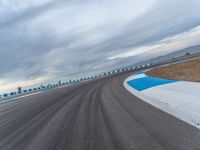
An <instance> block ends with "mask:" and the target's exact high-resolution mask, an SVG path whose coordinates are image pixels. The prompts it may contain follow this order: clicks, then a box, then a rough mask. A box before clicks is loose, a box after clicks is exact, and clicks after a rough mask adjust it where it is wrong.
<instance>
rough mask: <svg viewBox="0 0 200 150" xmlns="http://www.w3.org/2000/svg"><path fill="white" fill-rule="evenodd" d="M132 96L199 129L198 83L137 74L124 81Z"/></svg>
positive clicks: (199, 94)
mask: <svg viewBox="0 0 200 150" xmlns="http://www.w3.org/2000/svg"><path fill="white" fill-rule="evenodd" d="M124 87H125V88H126V89H127V90H128V91H129V92H131V93H132V94H133V95H135V96H137V97H139V98H140V99H142V100H143V101H145V102H147V103H149V104H151V105H152V106H154V107H157V108H159V109H161V110H163V111H164V112H166V113H168V114H170V115H172V116H174V117H176V118H179V119H181V120H182V121H185V122H187V123H189V124H191V125H193V126H195V127H197V128H199V129H200V92H199V91H200V83H195V82H185V81H177V80H166V79H161V78H154V77H149V76H146V75H145V72H139V73H137V74H134V75H132V76H130V77H128V78H127V79H126V80H125V81H124Z"/></svg>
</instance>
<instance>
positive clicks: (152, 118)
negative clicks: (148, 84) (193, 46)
mask: <svg viewBox="0 0 200 150" xmlns="http://www.w3.org/2000/svg"><path fill="white" fill-rule="evenodd" d="M129 75H130V73H125V74H121V75H116V76H113V77H109V78H105V79H100V80H98V81H93V82H89V83H84V84H81V85H77V86H72V87H65V88H61V89H56V90H54V91H49V92H44V93H41V94H38V95H34V96H30V97H27V98H24V99H20V100H17V101H13V102H9V103H4V104H0V150H199V149H200V130H199V129H197V128H195V127H192V126H190V125H188V124H186V123H184V122H183V121H180V120H178V119H176V118H174V117H172V116H170V115H168V114H166V113H164V112H162V111H160V110H159V109H157V108H154V107H152V106H151V105H149V104H147V103H145V102H143V101H142V100H140V99H138V98H137V97H135V96H133V95H131V94H130V93H129V92H128V91H126V89H125V88H124V87H123V81H124V79H125V78H126V77H128V76H129Z"/></svg>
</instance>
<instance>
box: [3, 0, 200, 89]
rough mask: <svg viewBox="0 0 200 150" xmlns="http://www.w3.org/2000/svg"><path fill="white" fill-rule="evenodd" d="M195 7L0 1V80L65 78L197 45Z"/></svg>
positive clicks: (180, 1) (182, 1)
mask: <svg viewBox="0 0 200 150" xmlns="http://www.w3.org/2000/svg"><path fill="white" fill-rule="evenodd" d="M177 6H178V7H177ZM199 7H200V1H199V0H191V1H188V0H174V1H167V0H141V1H132V0H126V1H123V0H116V1H111V0H102V1H97V0H85V1H83V0H69V1H65V0H30V1H26V0H23V1H22V0H2V1H1V2H0V60H1V63H0V68H1V70H0V79H2V80H5V81H6V82H7V83H10V84H12V83H15V82H19V83H21V82H24V81H29V80H37V79H40V78H48V79H49V80H51V81H56V80H58V79H63V80H67V79H69V78H74V77H80V76H84V75H90V74H95V73H98V72H102V71H106V70H110V69H113V68H117V67H120V66H124V65H130V64H134V63H137V62H139V61H143V60H144V59H148V58H152V57H154V56H158V55H161V54H165V53H169V52H172V51H176V50H179V49H180V48H184V47H187V46H192V45H195V44H200V42H199V41H198V38H199V29H198V28H197V27H198V26H199V25H200V10H199ZM133 58H134V59H133ZM3 85H5V84H2V86H3Z"/></svg>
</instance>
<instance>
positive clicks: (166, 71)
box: [146, 58, 200, 82]
mask: <svg viewBox="0 0 200 150" xmlns="http://www.w3.org/2000/svg"><path fill="white" fill-rule="evenodd" d="M146 75H149V76H153V77H159V78H164V79H172V80H173V79H175V80H183V81H192V82H200V58H198V59H194V60H191V61H187V62H184V63H181V64H175V65H170V66H164V67H160V68H156V69H153V70H150V71H148V72H146Z"/></svg>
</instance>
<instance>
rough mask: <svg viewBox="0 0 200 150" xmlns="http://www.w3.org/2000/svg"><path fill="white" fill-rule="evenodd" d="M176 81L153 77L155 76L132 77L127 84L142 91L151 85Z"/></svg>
mask: <svg viewBox="0 0 200 150" xmlns="http://www.w3.org/2000/svg"><path fill="white" fill-rule="evenodd" d="M174 82H178V81H177V80H167V79H161V78H155V77H148V76H147V77H143V78H138V79H134V80H131V81H128V82H127V84H128V85H129V86H131V87H132V88H134V89H136V90H137V91H143V90H146V89H149V88H152V87H156V86H160V85H165V84H170V83H174Z"/></svg>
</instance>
